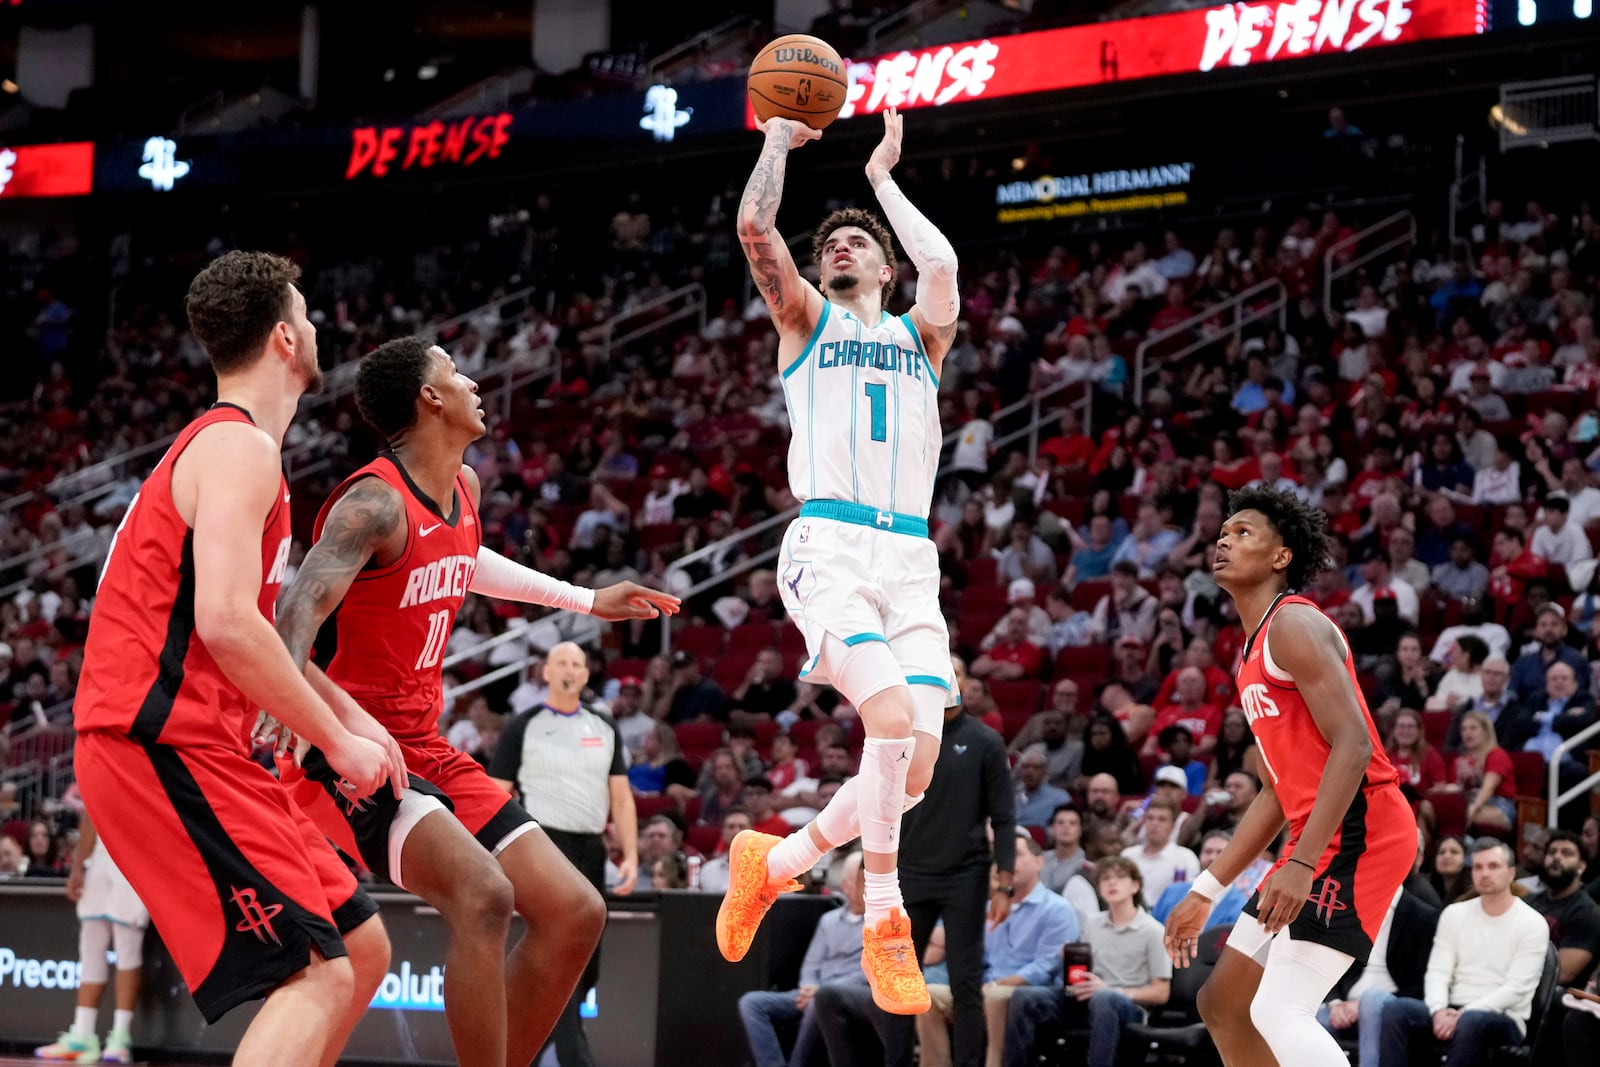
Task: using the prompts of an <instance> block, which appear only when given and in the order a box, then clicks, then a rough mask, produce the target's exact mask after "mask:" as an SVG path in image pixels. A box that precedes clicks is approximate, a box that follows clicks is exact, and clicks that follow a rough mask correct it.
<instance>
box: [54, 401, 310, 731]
mask: <svg viewBox="0 0 1600 1067" xmlns="http://www.w3.org/2000/svg"><path fill="white" fill-rule="evenodd" d="M224 422H243V423H249V424H251V425H254V420H253V419H251V417H250V413H249V412H248V411H245V410H244V409H243V408H241V407H237V406H235V405H233V404H220V403H219V404H217V405H215V406H214V407H212V409H211V410H210V411H208V412H206V413H205V414H204V415H201V416H200V417H199V418H198V419H195V420H194V421H193V422H191V423H190V424H189V425H188V426H186V427H184V430H183V432H182V433H180V434H179V435H178V439H177V440H176V441H174V442H173V443H172V447H171V448H169V449H167V454H166V455H164V456H162V457H161V462H160V463H158V464H156V469H155V470H153V471H151V472H150V476H149V477H148V478H146V479H145V481H144V484H143V485H142V486H140V487H139V492H138V494H137V495H136V496H135V497H134V498H133V500H132V501H131V502H130V503H129V504H128V510H127V512H126V513H125V514H124V515H123V517H122V523H121V524H120V525H119V526H118V527H117V532H116V534H115V536H113V537H112V539H111V550H110V552H109V553H107V555H106V564H105V569H104V570H102V571H101V573H100V585H99V588H98V590H97V592H96V594H95V604H94V615H93V618H92V621H91V622H90V624H89V639H88V642H87V644H86V645H85V647H84V655H83V675H82V677H81V678H80V679H79V682H78V694H77V699H76V700H75V701H74V703H73V709H72V711H73V719H74V722H75V724H76V726H77V729H78V731H79V732H80V733H82V732H87V731H91V730H105V731H109V732H113V733H117V734H122V735H126V736H129V737H133V738H136V739H138V740H140V741H152V742H159V743H161V744H163V745H172V746H176V747H190V746H200V745H214V746H221V747H224V748H232V749H236V750H239V751H241V752H248V751H249V747H250V746H249V740H248V733H249V731H250V729H251V728H252V727H253V726H254V725H255V719H256V707H255V705H254V704H252V703H251V702H250V701H248V700H247V699H246V698H245V696H244V694H243V693H241V692H240V691H239V690H238V689H237V688H236V687H235V686H234V685H233V683H231V682H229V681H228V679H227V677H226V676H225V675H224V674H223V673H222V668H220V667H218V666H217V662H216V660H214V659H212V657H211V653H210V651H209V650H207V648H206V646H205V642H204V641H202V640H201V639H200V637H199V635H198V634H196V633H195V630H194V583H195V574H194V531H193V530H192V529H190V528H189V525H188V524H187V523H185V522H184V521H183V518H182V517H181V516H180V515H179V514H178V507H177V504H176V503H174V501H173V499H172V468H173V465H174V464H176V463H177V461H178V457H179V456H181V455H183V451H184V449H186V448H188V447H189V445H190V444H191V443H192V442H193V441H194V440H195V438H196V437H197V436H199V434H200V432H201V431H202V430H205V429H206V428H207V427H210V426H215V425H217V424H219V423H224ZM279 490H280V492H279V494H278V499H276V500H274V501H273V505H272V510H271V511H270V512H269V513H268V514H267V519H266V523H265V524H264V525H263V526H262V529H261V575H262V583H261V595H260V597H259V598H258V599H257V602H256V606H257V607H258V608H259V609H260V611H261V614H262V616H263V617H264V618H266V619H267V620H268V621H269V622H270V621H272V618H273V605H274V604H276V603H277V599H278V587H279V586H280V585H282V584H283V573H284V570H285V568H286V567H287V566H288V564H289V545H290V540H291V538H290V530H289V485H288V483H287V482H286V481H284V480H283V479H282V477H281V475H280V479H279Z"/></svg>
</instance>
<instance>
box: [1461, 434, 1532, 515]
mask: <svg viewBox="0 0 1600 1067" xmlns="http://www.w3.org/2000/svg"><path fill="white" fill-rule="evenodd" d="M1511 449H1512V445H1511V443H1510V442H1509V441H1500V442H1497V443H1496V445H1495V452H1494V462H1493V463H1492V464H1490V465H1489V466H1487V467H1482V468H1479V470H1478V473H1477V474H1476V475H1475V476H1474V477H1473V479H1472V502H1473V503H1474V504H1515V503H1517V502H1518V501H1520V500H1521V499H1522V468H1521V467H1519V466H1518V465H1517V463H1516V461H1515V460H1514V459H1513V458H1512V453H1511Z"/></svg>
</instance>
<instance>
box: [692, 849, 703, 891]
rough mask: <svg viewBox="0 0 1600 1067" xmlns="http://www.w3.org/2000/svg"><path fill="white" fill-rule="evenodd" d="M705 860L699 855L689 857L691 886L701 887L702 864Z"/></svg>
mask: <svg viewBox="0 0 1600 1067" xmlns="http://www.w3.org/2000/svg"><path fill="white" fill-rule="evenodd" d="M704 862H705V861H704V860H702V859H701V858H700V857H699V856H690V857H689V888H690V889H699V888H700V865H701V864H702V863H704Z"/></svg>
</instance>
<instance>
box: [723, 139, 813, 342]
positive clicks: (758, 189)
mask: <svg viewBox="0 0 1600 1067" xmlns="http://www.w3.org/2000/svg"><path fill="white" fill-rule="evenodd" d="M763 128H764V130H765V132H766V137H767V140H766V144H765V145H764V146H763V147H762V149H761V158H760V159H758V160H756V167H755V170H754V171H752V172H751V174H750V181H749V182H748V183H747V184H746V185H745V188H744V199H742V200H741V201H740V202H739V222H738V231H739V243H740V244H741V245H743V246H744V255H745V258H746V259H748V260H749V261H750V274H751V277H753V278H754V279H755V282H756V288H757V289H760V290H761V295H762V296H763V297H764V298H765V299H766V301H767V310H768V311H770V312H771V313H772V321H773V323H774V324H776V325H777V327H778V333H779V334H780V335H787V336H790V337H793V338H794V339H795V340H796V341H798V342H803V341H804V340H805V337H806V335H807V334H809V333H810V332H811V328H812V327H813V326H814V325H816V321H817V319H818V317H820V316H821V314H822V303H823V301H822V294H821V293H819V292H817V290H816V287H815V286H813V285H812V284H811V283H810V282H807V281H806V280H805V279H804V278H802V277H800V272H799V270H797V269H796V268H795V265H794V257H792V256H791V255H789V246H788V245H786V244H785V243H784V241H783V236H782V235H781V234H779V233H778V230H777V227H776V225H774V223H775V222H776V221H777V218H778V202H779V201H780V200H781V199H782V198H783V176H784V171H785V169H786V167H787V165H788V159H789V152H790V150H791V149H794V148H798V147H799V146H800V145H802V144H804V143H805V142H807V141H810V140H815V139H816V138H817V137H820V136H821V134H820V133H819V132H818V131H816V130H813V129H811V128H810V127H809V126H806V125H803V124H801V123H798V122H792V121H790V120H788V119H772V120H771V121H769V122H767V123H765V124H764V125H763ZM781 359H782V356H781V355H780V360H781Z"/></svg>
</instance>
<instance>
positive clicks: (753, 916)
mask: <svg viewBox="0 0 1600 1067" xmlns="http://www.w3.org/2000/svg"><path fill="white" fill-rule="evenodd" d="M801 833H805V831H803V830H802V831H801ZM782 840H783V838H781V837H777V836H775V835H773V834H763V833H759V832H757V831H755V830H741V831H739V833H738V834H737V835H736V836H735V837H734V839H733V842H732V843H731V844H729V845H728V891H727V893H725V894H724V895H723V897H722V907H720V908H718V909H717V948H719V949H721V950H722V958H723V959H725V960H728V961H730V962H732V963H737V962H739V961H740V960H742V959H744V954H745V953H746V952H749V951H750V943H751V942H752V941H754V940H755V939H756V931H757V930H759V929H760V928H761V920H762V919H764V918H766V915H767V911H768V910H769V909H770V908H771V907H772V904H773V902H774V901H776V900H777V899H778V897H779V896H781V895H782V894H784V893H793V892H795V891H796V890H797V889H799V888H800V883H799V882H796V881H793V880H790V881H788V882H776V883H774V882H772V881H771V879H769V878H768V877H767V853H769V852H771V851H772V848H773V846H774V845H776V844H777V843H778V842H779V841H782ZM908 943H909V942H908ZM923 999H924V1000H926V999H927V994H926V993H924V994H923Z"/></svg>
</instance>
